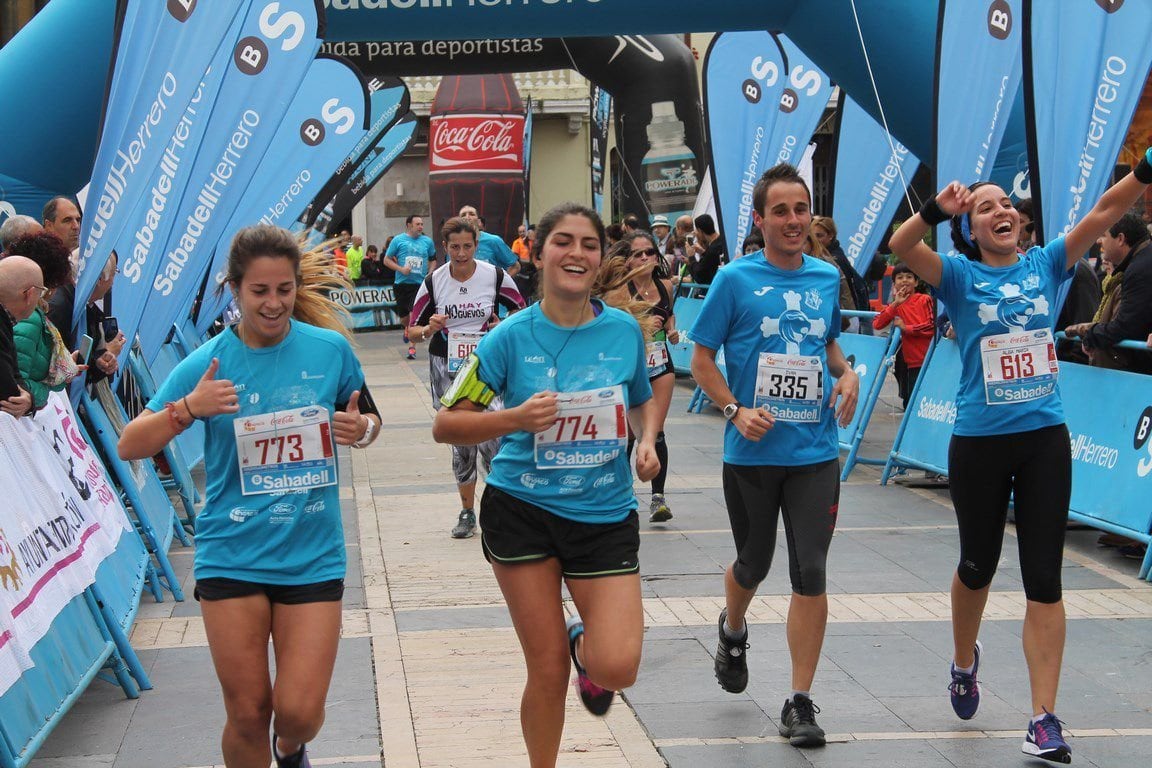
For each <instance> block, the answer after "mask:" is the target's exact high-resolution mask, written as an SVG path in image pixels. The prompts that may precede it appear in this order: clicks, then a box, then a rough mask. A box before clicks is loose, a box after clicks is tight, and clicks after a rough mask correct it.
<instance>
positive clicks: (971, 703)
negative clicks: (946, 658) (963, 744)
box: [948, 640, 984, 720]
mask: <svg viewBox="0 0 1152 768" xmlns="http://www.w3.org/2000/svg"><path fill="white" fill-rule="evenodd" d="M983 650H984V646H983V645H981V644H980V641H979V640H977V641H976V648H975V650H974V651H973V652H974V653H975V654H976V661H975V662H974V663H973V664H972V673H971V674H968V673H966V672H957V671H956V664H955V662H953V664H952V667H951V671H952V682H951V684H949V686H948V690H949V692H951V694H952V710H953V711H954V712H955V713H956V716H957V717H959V718H960V719H961V720H971V719H972V718H973V717H974V716H975V715H976V710H977V709H979V707H980V683H979V682H978V681H977V680H976V673H977V672H979V671H980V653H981V652H982V651H983Z"/></svg>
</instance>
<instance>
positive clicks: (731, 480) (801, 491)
mask: <svg viewBox="0 0 1152 768" xmlns="http://www.w3.org/2000/svg"><path fill="white" fill-rule="evenodd" d="M724 503H725V506H727V507H728V520H729V522H730V523H731V524H732V538H733V539H734V540H735V541H736V562H734V563H733V564H732V576H733V578H735V579H736V583H737V584H739V585H740V586H741V587H743V588H744V589H756V587H757V586H759V584H760V582H762V581H763V580H764V577H765V576H767V575H768V569H769V567H771V565H772V554H773V552H774V551H775V549H776V521H777V520H778V519H779V517H780V513H781V512H783V514H784V535H785V537H786V538H787V541H788V574H789V576H790V578H791V580H792V591H793V592H795V593H796V594H798V595H804V596H806V597H817V596H819V595H822V594H824V592H825V591H826V589H827V586H826V583H827V573H826V571H827V563H828V547H829V546H830V545H831V544H832V534H833V532H835V530H836V515H837V512H838V511H839V506H840V462H839V460H837V459H832V460H830V461H825V462H821V463H819V464H807V465H803V466H798V467H777V466H761V467H746V466H739V465H736V464H727V463H726V464H725V465H724Z"/></svg>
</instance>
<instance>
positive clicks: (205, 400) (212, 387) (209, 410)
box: [184, 357, 240, 419]
mask: <svg viewBox="0 0 1152 768" xmlns="http://www.w3.org/2000/svg"><path fill="white" fill-rule="evenodd" d="M219 370H220V360H219V358H215V357H214V358H212V362H211V363H209V364H208V370H206V371H204V375H203V376H201V377H200V381H198V382H197V383H196V389H194V390H192V391H191V392H190V393H189V394H188V397H186V398H184V400H185V406H186V407H187V408H188V410H189V411H190V413H189V415H190V416H192V417H193V418H196V419H206V418H208V417H209V416H219V415H220V414H222V413H237V412H238V411H239V410H240V396H239V395H238V394H237V393H236V387H235V386H234V385H233V384H232V382H231V381H229V380H228V379H218V378H216V374H217V372H219Z"/></svg>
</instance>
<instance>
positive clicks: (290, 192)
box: [141, 54, 371, 361]
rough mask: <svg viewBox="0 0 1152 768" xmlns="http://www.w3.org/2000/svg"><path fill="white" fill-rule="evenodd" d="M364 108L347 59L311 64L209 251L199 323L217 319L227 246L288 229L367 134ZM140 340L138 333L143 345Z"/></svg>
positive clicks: (184, 302)
mask: <svg viewBox="0 0 1152 768" xmlns="http://www.w3.org/2000/svg"><path fill="white" fill-rule="evenodd" d="M369 108H370V97H369V96H368V94H367V92H366V90H365V86H364V81H363V79H362V78H361V77H360V74H359V73H358V72H357V71H356V70H355V69H354V68H353V67H352V66H351V65H350V64H349V63H348V62H347V61H345V60H344V59H340V58H337V57H333V56H327V55H325V54H321V55H320V56H318V57H317V58H316V59H315V60H314V61H313V62H312V66H311V67H309V68H308V74H307V75H305V76H304V82H303V83H302V84H301V85H300V88H299V90H298V91H297V92H296V98H295V99H293V101H292V105H291V106H290V107H289V108H288V112H287V113H286V114H285V115H284V119H283V120H282V121H281V122H280V127H279V129H278V130H277V132H276V135H275V137H273V139H272V143H271V145H270V146H269V147H268V151H267V152H265V153H264V158H263V160H261V161H260V166H259V168H257V169H256V172H255V173H254V174H253V176H252V182H251V183H250V184H249V185H248V189H247V191H245V193H244V199H243V200H242V201H240V203H239V205H238V206H237V207H236V209H235V211H234V213H233V214H232V216H231V218H230V219H229V220H228V223H227V225H226V226H225V227H224V228H223V229H222V230H221V233H220V237H219V239H218V241H217V243H216V245H215V248H214V252H215V255H214V256H213V257H212V260H211V262H210V264H209V265H208V267H207V270H208V274H209V275H210V277H209V279H208V280H207V282H206V283H205V284H204V293H205V295H204V296H203V298H202V302H201V305H202V310H201V313H200V315H198V316H197V317H198V319H199V317H200V316H202V315H203V314H204V312H205V311H207V312H209V313H210V315H211V318H215V316H216V315H218V314H219V312H218V311H216V312H212V311H211V307H214V306H215V304H216V302H215V301H214V296H215V293H216V290H217V287H218V286H220V285H221V284H222V282H223V280H224V276H225V273H226V266H227V262H228V251H229V245H230V243H231V241H232V237H233V236H234V235H235V234H236V232H237V231H238V230H240V229H241V228H243V227H246V226H249V225H252V224H271V225H273V226H278V227H284V228H286V229H287V228H290V227H291V225H292V224H293V223H294V222H295V221H296V217H297V216H298V215H299V214H300V212H301V210H302V209H303V208H304V206H305V205H306V204H307V202H308V201H309V200H311V199H312V198H313V197H315V194H316V192H317V191H318V190H319V189H320V186H321V184H322V183H323V182H324V180H326V179H327V178H329V171H331V170H334V169H335V168H336V167H337V166H338V165H339V164H340V163H341V162H343V161H344V159H345V158H346V157H347V156H348V153H349V151H350V150H351V148H352V147H353V146H354V145H356V144H358V143H360V142H361V141H362V139H363V137H364V136H365V135H366V133H367V132H370V131H371V129H370V128H367V130H366V124H367V120H368V116H369V115H368V110H369ZM201 276H203V270H202V271H201ZM186 287H187V288H194V289H197V290H199V288H200V283H199V282H197V283H195V284H191V283H190V284H188V285H187V286H186ZM225 294H227V291H225ZM227 298H228V296H227V295H225V297H224V299H225V301H224V303H227ZM176 304H177V305H178V307H177V308H178V309H180V310H181V311H186V310H187V308H188V306H189V304H190V301H189V297H184V298H182V299H181V300H180V301H177V302H176ZM209 305H211V306H209ZM221 309H222V307H221ZM165 319H167V318H165ZM175 319H176V318H172V320H173V321H174V320H175ZM208 324H209V325H210V324H211V322H210V321H209V323H208ZM143 338H144V337H143V334H142V335H141V343H142V345H143ZM157 349H158V348H157ZM144 353H145V359H146V360H149V361H150V358H149V356H148V353H149V350H148V347H146V346H145V348H144ZM153 354H154V353H153Z"/></svg>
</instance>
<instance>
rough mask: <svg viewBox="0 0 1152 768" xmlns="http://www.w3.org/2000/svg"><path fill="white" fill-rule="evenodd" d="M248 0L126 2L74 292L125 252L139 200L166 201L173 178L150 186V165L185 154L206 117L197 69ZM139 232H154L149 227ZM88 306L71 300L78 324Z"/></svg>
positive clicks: (223, 42) (227, 42) (175, 161)
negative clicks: (219, 0)
mask: <svg viewBox="0 0 1152 768" xmlns="http://www.w3.org/2000/svg"><path fill="white" fill-rule="evenodd" d="M249 4H250V3H249V2H247V1H245V2H239V3H235V4H231V5H227V6H226V7H223V8H222V7H220V5H221V4H219V3H216V4H215V6H216V7H212V6H211V5H209V4H200V5H199V6H197V5H196V4H195V3H193V4H190V5H188V6H185V5H184V4H182V3H159V2H156V1H155V0H126V3H125V7H124V15H123V17H122V19H121V25H120V28H121V38H120V40H119V42H118V45H117V53H116V63H115V65H114V72H113V75H112V79H111V85H110V87H109V91H108V101H107V104H106V106H105V109H104V123H103V128H102V131H101V139H100V146H99V148H98V150H97V153H96V163H95V166H94V167H93V171H92V180H91V182H90V185H89V195H88V205H87V207H86V208H85V216H84V219H83V224H82V226H81V231H80V254H79V264H78V267H77V286H76V295H77V296H80V297H86V296H88V295H89V294H90V293H91V292H92V288H93V287H94V286H95V285H96V280H97V279H98V278H99V275H100V271H101V270H102V269H103V268H104V263H105V262H106V261H107V260H108V257H109V256H110V255H111V253H112V250H113V249H114V248H116V249H118V250H119V251H121V256H123V255H124V254H125V253H127V252H128V251H130V250H131V249H132V243H133V242H134V240H135V238H136V237H139V236H141V233H140V232H139V231H137V232H136V233H134V235H127V236H125V235H126V233H129V232H131V229H130V228H129V227H130V226H131V225H130V217H131V215H132V214H133V213H134V211H135V210H136V208H137V204H138V203H139V202H140V201H141V200H144V199H152V200H155V202H156V205H158V206H159V207H160V208H161V209H163V208H165V207H167V206H168V205H169V203H170V202H172V203H174V201H172V200H171V199H170V198H171V196H172V194H173V191H172V189H171V184H170V181H171V178H170V177H168V178H169V182H168V183H166V184H165V185H164V187H163V188H162V189H160V188H155V187H153V185H154V184H155V183H156V174H155V173H154V171H155V170H156V169H157V168H158V167H160V166H161V164H164V165H165V166H166V167H168V168H172V167H173V166H175V165H179V164H180V163H182V162H183V161H184V160H186V159H187V158H188V156H189V155H191V154H192V153H193V151H194V146H195V145H190V144H189V139H190V136H191V134H192V132H193V131H194V130H195V127H196V126H197V125H199V124H200V123H202V122H203V120H204V119H205V118H206V117H207V111H206V109H205V107H206V106H207V105H205V104H204V103H203V101H204V87H205V86H204V83H203V80H204V79H205V71H206V70H207V69H208V68H209V64H210V63H211V62H212V61H213V59H214V58H215V57H216V53H217V50H219V49H226V50H231V49H232V47H233V42H234V41H235V36H234V34H233V28H234V26H233V22H234V20H236V19H238V18H242V17H243V15H244V12H246V10H247V7H248V5H249ZM194 100H196V101H195V102H194ZM189 162H190V161H189ZM142 236H143V237H145V238H147V237H148V236H153V238H154V235H153V232H152V230H151V229H149V230H148V231H147V232H146V233H143V235H142ZM86 305H87V302H85V301H77V302H76V311H75V315H74V324H75V325H76V326H77V327H80V323H82V322H83V315H84V311H85V310H84V308H85V306H86Z"/></svg>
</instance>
